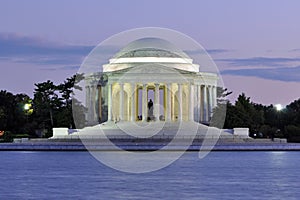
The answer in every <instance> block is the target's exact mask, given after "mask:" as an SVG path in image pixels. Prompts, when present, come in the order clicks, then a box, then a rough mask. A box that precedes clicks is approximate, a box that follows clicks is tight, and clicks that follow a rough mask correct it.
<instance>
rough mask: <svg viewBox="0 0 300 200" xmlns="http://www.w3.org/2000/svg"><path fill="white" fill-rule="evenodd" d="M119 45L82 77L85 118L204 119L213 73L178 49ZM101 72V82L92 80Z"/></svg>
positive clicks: (213, 94)
mask: <svg viewBox="0 0 300 200" xmlns="http://www.w3.org/2000/svg"><path fill="white" fill-rule="evenodd" d="M139 42H140V41H139V40H137V41H134V42H133V43H139ZM129 46H130V44H129ZM124 49H126V51H123V52H122V51H121V52H120V53H118V54H117V55H116V56H115V57H114V58H112V59H110V61H109V63H108V64H106V65H104V66H103V72H102V73H93V74H91V75H90V76H87V77H86V106H87V108H88V113H87V119H88V121H97V120H98V119H99V118H101V119H102V118H103V116H102V115H106V116H107V120H108V121H114V122H118V121H128V122H139V121H143V122H147V121H155V122H159V121H167V122H180V121H196V122H200V123H208V122H209V120H210V118H211V116H212V112H213V108H214V107H215V106H216V105H217V80H218V77H217V75H216V74H214V73H208V72H200V71H199V65H197V64H194V63H193V61H192V59H191V58H190V57H188V56H187V55H186V54H185V53H183V52H182V51H181V52H178V50H176V52H175V53H176V54H175V53H174V52H172V49H166V48H162V47H160V48H157V49H153V48H151V49H149V48H144V47H143V48H140V49H134V50H131V49H128V48H126V47H125V48H124ZM101 76H106V78H107V82H106V83H105V84H104V85H99V84H98V80H99V79H100V77H101ZM99 88H101V89H99ZM150 93H151V94H150ZM150 99H151V100H152V101H153V108H152V109H153V113H151V115H152V116H149V105H148V102H149V100H150ZM99 102H100V103H99ZM96 108H98V109H96ZM99 108H101V109H99ZM105 108H106V109H105ZM103 110H107V113H105V112H102V111H103Z"/></svg>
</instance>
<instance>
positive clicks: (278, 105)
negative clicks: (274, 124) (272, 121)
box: [275, 104, 283, 111]
mask: <svg viewBox="0 0 300 200" xmlns="http://www.w3.org/2000/svg"><path fill="white" fill-rule="evenodd" d="M275 107H276V110H277V111H281V110H282V109H283V107H282V105H281V104H276V105H275Z"/></svg>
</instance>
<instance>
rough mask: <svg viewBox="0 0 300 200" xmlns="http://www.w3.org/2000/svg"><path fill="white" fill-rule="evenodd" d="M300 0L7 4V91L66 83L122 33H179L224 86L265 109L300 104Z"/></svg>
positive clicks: (2, 39)
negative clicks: (204, 54) (210, 63)
mask: <svg viewBox="0 0 300 200" xmlns="http://www.w3.org/2000/svg"><path fill="white" fill-rule="evenodd" d="M299 8H300V1H298V0H289V1H283V0H281V1H279V0H264V1H261V0H252V1H240V0H226V1H217V0H207V1H200V0H195V1H177V0H164V1H162V0H151V1H144V0H119V1H117V0H109V1H96V0H95V1H92V0H87V1H83V0H82V1H74V0H73V1H71V0H51V1H39V0H27V1H18V0H0V25H1V26H0V66H1V71H0V90H7V91H10V92H13V93H27V94H28V95H30V96H33V91H34V83H38V82H43V81H46V80H48V79H49V80H53V81H54V82H56V83H60V82H62V81H63V80H65V79H66V78H67V77H70V76H71V75H73V74H75V73H76V72H77V71H78V69H79V66H80V65H81V62H82V61H83V59H84V57H85V56H87V55H88V53H89V52H90V51H91V50H92V49H93V48H94V47H95V46H96V45H98V44H99V43H100V42H102V41H103V40H105V39H106V38H108V37H110V36H111V35H114V34H117V33H119V32H122V31H125V30H128V29H133V28H141V27H163V28H170V29H174V30H177V31H180V32H182V33H184V34H186V35H188V36H190V37H192V38H193V39H195V40H196V41H197V42H198V43H200V44H201V45H202V46H203V47H204V48H205V49H206V50H208V52H209V53H210V55H211V56H212V58H213V59H214V61H215V62H216V64H217V66H218V67H219V70H220V72H221V74H222V77H223V80H224V84H225V87H227V88H228V89H229V90H230V91H233V94H232V95H231V96H230V99H232V100H235V99H236V97H237V96H238V95H239V94H240V93H241V92H244V93H245V94H246V95H247V96H250V97H251V99H252V101H254V102H256V103H262V104H278V103H280V104H283V105H286V104H289V103H290V102H292V101H294V100H296V99H298V98H300V89H299V88H300V26H299V24H300V23H299V19H300V12H299Z"/></svg>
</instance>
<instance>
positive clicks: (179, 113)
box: [177, 83, 182, 121]
mask: <svg viewBox="0 0 300 200" xmlns="http://www.w3.org/2000/svg"><path fill="white" fill-rule="evenodd" d="M177 98H178V121H182V84H181V83H179V84H178V97H177Z"/></svg>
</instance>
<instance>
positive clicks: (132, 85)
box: [130, 83, 136, 122]
mask: <svg viewBox="0 0 300 200" xmlns="http://www.w3.org/2000/svg"><path fill="white" fill-rule="evenodd" d="M135 94H136V92H135V83H131V114H130V120H131V121H132V122H133V121H135V116H136V115H135Z"/></svg>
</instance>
